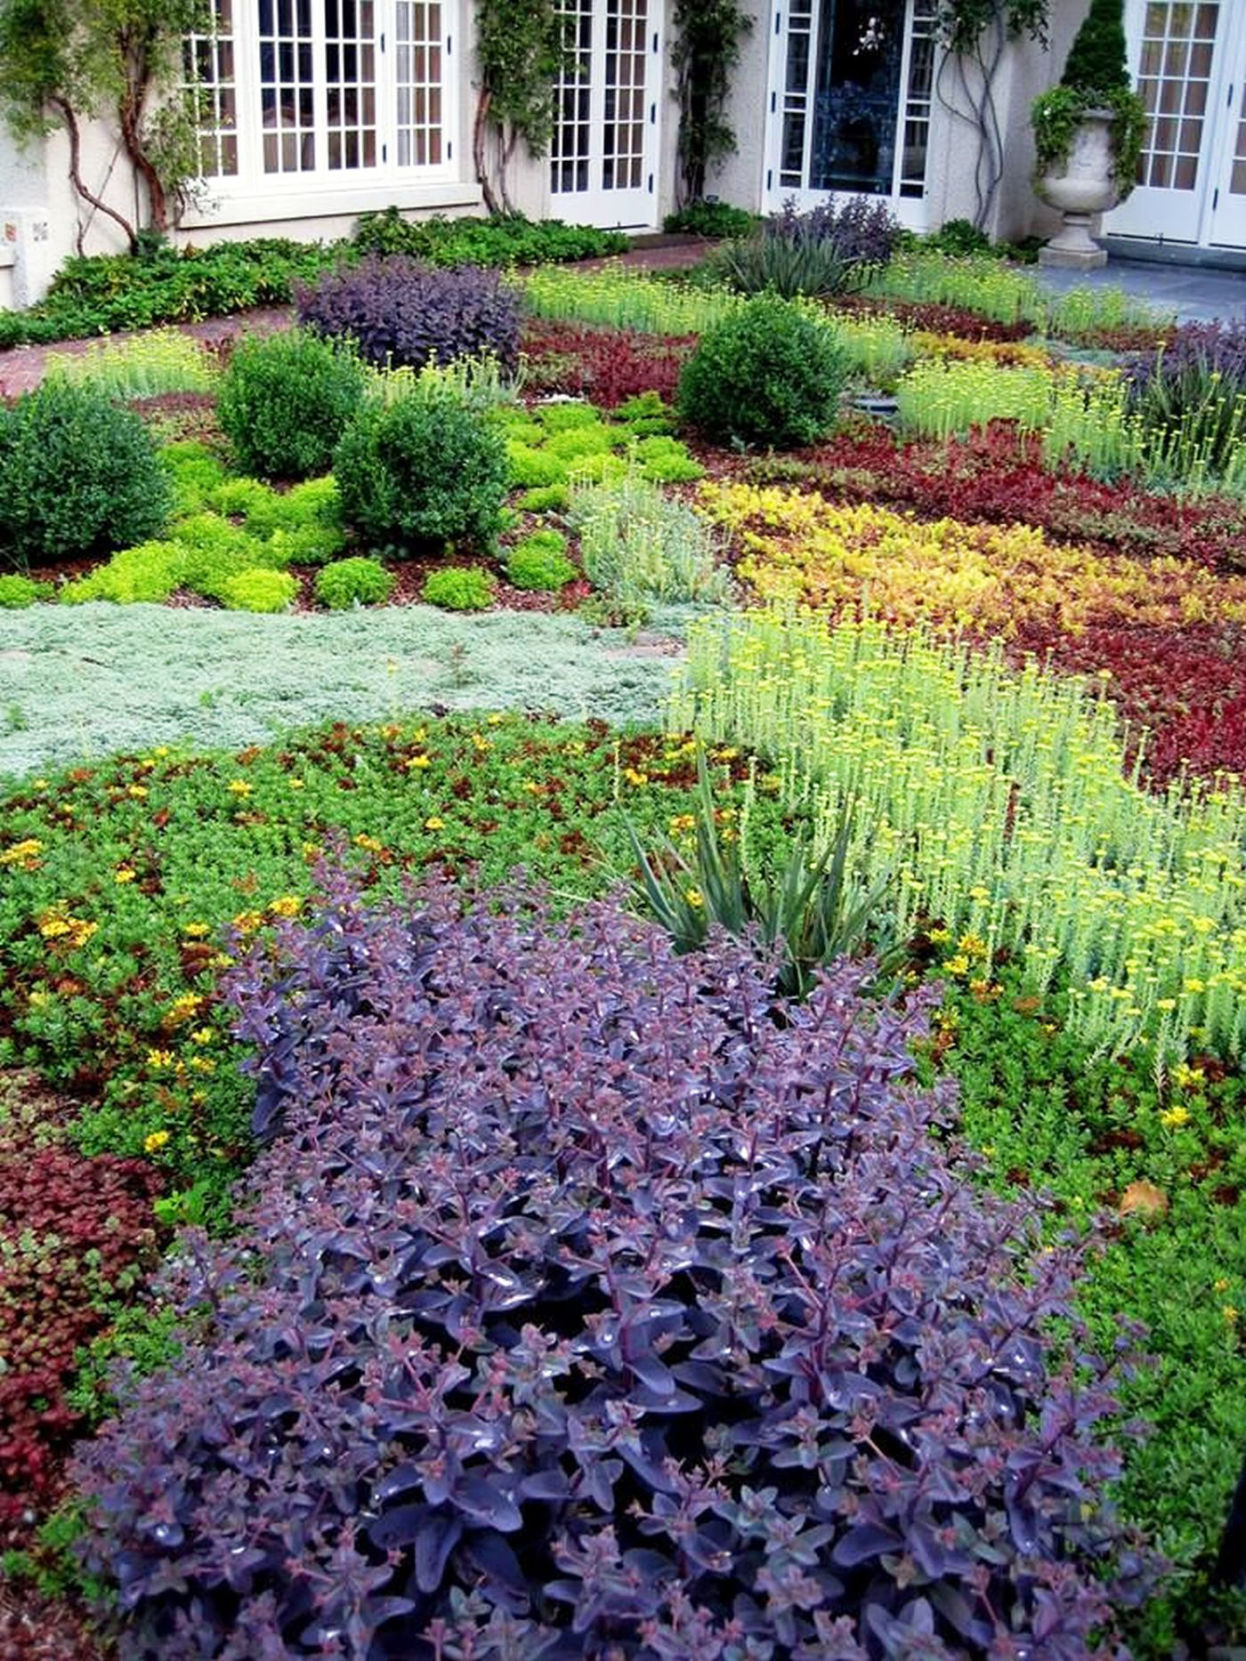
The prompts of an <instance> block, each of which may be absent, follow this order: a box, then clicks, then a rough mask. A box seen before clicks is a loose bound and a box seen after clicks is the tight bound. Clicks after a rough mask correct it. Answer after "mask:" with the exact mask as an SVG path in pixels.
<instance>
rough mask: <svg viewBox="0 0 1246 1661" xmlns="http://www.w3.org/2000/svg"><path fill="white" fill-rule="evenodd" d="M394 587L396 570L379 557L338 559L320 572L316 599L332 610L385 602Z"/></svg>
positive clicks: (343, 609)
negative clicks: (387, 566) (387, 568)
mask: <svg viewBox="0 0 1246 1661" xmlns="http://www.w3.org/2000/svg"><path fill="white" fill-rule="evenodd" d="M393 590H394V577H393V573H392V572H390V571H387V570H386V569H385V567H384V566H383V565H382V564H381V562H380V560H376V559H364V558H362V557H360V556H356V557H355V558H353V559H335V560H334V561H333V563H332V564H331V565H326V566H325V568H324V570H323V571H319V572H317V574H316V598H317V599H318V600H319V601H320V603H321V605H322V606H328V608H329V610H330V611H346V610H348V609H349V607H351V606H380V605H384V604H385V601H386V600H388V599H389V597H390V595H391V594H392V593H393Z"/></svg>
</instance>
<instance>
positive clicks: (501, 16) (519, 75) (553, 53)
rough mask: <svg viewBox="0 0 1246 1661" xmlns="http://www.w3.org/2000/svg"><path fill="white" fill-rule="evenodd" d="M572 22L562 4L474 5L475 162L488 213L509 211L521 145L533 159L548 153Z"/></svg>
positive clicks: (535, 0)
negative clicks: (511, 174)
mask: <svg viewBox="0 0 1246 1661" xmlns="http://www.w3.org/2000/svg"><path fill="white" fill-rule="evenodd" d="M568 22H569V20H568V18H567V17H566V15H565V14H564V12H563V9H562V7H561V5H560V4H559V0H476V65H477V72H478V86H479V95H478V97H477V101H476V120H475V126H474V129H473V133H472V157H473V161H474V163H475V168H476V178H477V181H478V182H479V184H480V187H481V189H482V190H483V191H484V197H485V206H486V207H487V208H488V209H489V212H490V213H503V212H510V211H511V208H512V203H511V200H510V196H509V193H508V190H507V182H506V170H507V166H508V164H509V162H510V160H511V157H512V156H513V155H514V153H515V147H516V145H517V144H518V143H519V141H520V140H521V139H522V140H523V142H524V144H525V145H526V146H527V148H528V150H529V151H530V152H531V153H532V155H534V156H543V155H544V154H545V152H546V151H547V150H548V149H549V144H550V139H551V137H552V134H553V129H554V85H555V82H556V80H557V78H558V75H559V72H560V70H561V69H562V68H563V65H564V63H565V62H566V61H567V58H568V55H569V49H570V46H571V44H572V43H571V42H570V41H569V40H568V39H567V34H566V31H567V28H568Z"/></svg>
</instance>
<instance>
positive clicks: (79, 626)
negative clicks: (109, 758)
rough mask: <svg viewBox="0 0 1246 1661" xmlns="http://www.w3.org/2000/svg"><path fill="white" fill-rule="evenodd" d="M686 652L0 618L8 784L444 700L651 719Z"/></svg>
mask: <svg viewBox="0 0 1246 1661" xmlns="http://www.w3.org/2000/svg"><path fill="white" fill-rule="evenodd" d="M678 651H679V648H678V644H677V642H676V641H674V640H673V639H671V638H669V637H667V636H665V635H661V636H659V635H656V634H655V635H651V636H642V637H641V638H640V639H638V640H637V641H635V642H629V641H628V640H627V639H626V638H625V636H624V635H623V634H621V633H619V632H617V631H602V630H595V629H592V628H590V627H589V626H588V625H587V624H585V623H582V622H581V621H580V620H579V619H578V618H575V617H570V616H543V615H540V614H536V613H531V612H491V613H488V614H486V615H483V616H480V617H463V616H456V615H451V614H448V613H446V612H441V611H435V610H433V609H431V608H430V607H427V606H404V607H389V608H385V609H378V610H374V611H353V612H341V613H336V614H328V615H317V614H314V613H309V614H306V615H296V616H277V617H268V616H254V615H250V614H247V613H242V612H213V611H207V610H203V609H192V610H185V611H179V610H176V609H170V608H168V607H164V606H152V605H134V606H109V605H104V604H93V605H85V606H74V607H69V606H65V607H61V606H35V607H32V608H30V609H29V610H26V611H16V612H3V611H0V779H3V778H5V777H6V776H7V777H10V778H17V777H20V776H21V775H23V774H26V773H29V772H30V771H32V770H34V769H38V768H42V767H50V766H57V765H72V764H74V763H76V762H82V761H89V760H92V759H98V758H100V757H101V756H104V755H107V754H110V753H113V752H116V751H126V750H136V749H145V748H148V747H150V746H152V745H155V744H170V745H173V744H177V743H180V742H183V741H184V742H186V743H188V744H191V745H193V746H195V747H198V748H213V747H226V748H229V747H241V746H243V745H246V744H252V743H258V742H264V741H267V740H269V739H271V738H272V737H274V736H275V735H276V734H277V733H279V732H282V731H289V730H290V729H291V728H294V727H299V726H304V725H308V724H311V723H314V722H317V721H325V720H343V721H356V720H359V721H366V720H385V719H387V718H390V717H396V716H398V715H401V714H411V713H415V712H417V711H420V710H428V709H432V708H434V707H437V706H444V707H446V708H449V709H489V710H494V709H497V710H501V709H515V710H532V711H542V712H549V713H557V714H560V715H565V716H569V717H579V718H584V717H588V716H597V717H600V718H601V719H602V720H607V721H610V722H612V723H613V722H622V721H653V720H656V719H658V718H659V716H660V714H661V707H662V701H663V699H664V697H665V695H666V693H667V691H668V690H669V686H670V680H671V672H672V667H673V664H674V662H675V660H676V657H677V655H678Z"/></svg>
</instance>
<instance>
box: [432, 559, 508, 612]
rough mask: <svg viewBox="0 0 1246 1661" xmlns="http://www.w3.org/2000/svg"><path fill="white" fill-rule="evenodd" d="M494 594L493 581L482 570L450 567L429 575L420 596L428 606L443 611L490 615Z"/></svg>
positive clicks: (456, 566) (469, 566) (470, 566)
mask: <svg viewBox="0 0 1246 1661" xmlns="http://www.w3.org/2000/svg"><path fill="white" fill-rule="evenodd" d="M493 592H494V589H493V578H492V577H491V576H490V575H489V573H488V572H487V571H483V570H482V569H481V568H480V566H478V565H451V566H448V567H447V568H446V569H445V570H444V571H430V572H429V574H428V576H427V577H425V579H424V587H423V589H422V590H421V596H422V598H423V600H424V602H425V604H426V605H430V606H441V607H442V609H443V610H444V611H488V609H489V607H490V606H491V605H492V604H493Z"/></svg>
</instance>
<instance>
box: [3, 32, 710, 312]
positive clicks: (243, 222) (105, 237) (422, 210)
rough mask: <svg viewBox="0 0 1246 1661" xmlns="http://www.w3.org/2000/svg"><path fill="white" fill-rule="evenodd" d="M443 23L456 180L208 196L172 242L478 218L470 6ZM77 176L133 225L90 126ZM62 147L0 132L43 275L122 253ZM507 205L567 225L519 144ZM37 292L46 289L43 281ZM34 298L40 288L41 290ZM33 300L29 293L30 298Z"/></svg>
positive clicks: (536, 162)
mask: <svg viewBox="0 0 1246 1661" xmlns="http://www.w3.org/2000/svg"><path fill="white" fill-rule="evenodd" d="M449 5H450V7H451V8H452V10H451V13H450V16H449V18H448V19H447V21H448V23H449V24H450V26H451V27H452V29H453V33H454V37H455V71H454V72H455V74H456V76H457V77H458V79H457V81H456V87H457V93H456V97H455V100H454V111H453V117H452V125H451V128H450V132H449V136H450V137H451V139H452V141H453V146H454V148H453V163H454V166H453V172H454V174H455V176H456V177H455V178H454V179H451V180H446V181H440V182H437V183H431V184H428V183H418V182H417V183H410V184H407V185H405V186H402V187H400V186H399V185H398V184H396V183H395V182H392V181H388V182H383V183H380V184H373V183H371V182H370V181H368V179H367V178H366V176H358V177H356V178H354V179H349V180H345V181H344V182H343V184H342V187H341V188H340V189H336V190H334V191H332V192H323V193H321V194H320V195H319V196H317V197H316V198H314V199H313V198H309V197H308V195H307V194H306V193H305V192H304V193H300V192H299V191H298V190H297V189H293V190H292V189H290V188H289V187H288V185H286V186H285V187H284V189H283V181H282V180H280V179H274V180H273V181H272V188H271V189H269V190H266V191H265V193H264V194H263V196H262V197H260V198H257V199H255V200H253V201H251V202H246V201H242V200H240V199H238V198H236V197H235V198H234V199H233V200H231V199H230V197H229V195H227V194H226V193H225V192H224V191H223V190H222V191H218V193H217V194H216V196H215V199H213V197H212V196H211V193H209V199H208V201H207V202H206V203H205V204H204V205H203V206H201V207H194V208H191V209H190V210H189V211H188V212H187V213H186V215H185V217H184V220H183V223H182V226H181V227H180V229H179V230H178V231H176V232H175V233H174V240H175V241H177V242H179V243H182V244H185V243H188V242H193V243H198V244H203V243H205V242H214V241H237V240H241V239H243V238H247V237H254V236H287V237H293V238H297V239H299V240H303V241H311V240H315V239H317V238H324V239H331V238H335V237H340V236H345V235H348V234H349V233H350V231H351V229H352V228H353V225H354V223H355V220H356V218H357V216H358V214H359V213H360V212H362V211H363V210H364V209H368V208H383V207H387V206H388V205H389V204H390V203H396V204H397V205H398V206H399V207H400V208H401V209H403V210H404V212H409V213H410V214H411V215H412V216H417V215H421V214H428V213H443V214H447V215H451V216H454V215H458V214H463V213H479V212H480V209H481V201H482V196H481V191H480V187H479V186H478V185H477V184H476V182H475V178H474V172H473V165H472V153H471V149H472V125H473V119H474V115H475V108H476V88H475V86H474V85H473V84H472V82H471V76H472V73H473V70H474V62H475V59H474V47H475V28H474V6H473V4H472V0H449ZM654 10H655V17H654V22H655V24H656V26H657V27H658V28H659V29H660V31H661V37H662V40H661V43H662V69H661V77H660V85H659V87H658V90H657V98H656V108H657V121H658V128H659V158H658V165H657V167H656V169H655V173H656V180H655V184H656V189H655V195H654V200H653V223H654V224H655V225H660V224H661V220H662V217H663V215H664V214H666V213H668V212H669V211H670V210H671V208H672V207H673V206H674V190H675V178H674V172H675V147H676V138H677V123H678V111H677V108H676V104H675V100H674V96H673V89H674V77H673V72H672V70H671V67H670V52H669V46H670V39H669V32H668V29H667V21H668V19H667V14H668V11H669V6H668V0H655V6H654ZM82 141H83V142H82V161H81V167H82V174H83V178H84V180H85V182H86V184H87V186H88V187H89V188H90V189H91V190H92V191H93V192H95V193H96V194H97V195H99V196H101V197H102V198H103V200H104V201H106V202H107V203H108V204H109V205H110V206H112V207H114V208H116V209H117V210H118V211H119V212H120V213H122V214H123V215H124V216H125V217H126V218H128V219H130V220H132V221H136V220H137V221H141V218H142V212H141V201H140V195H141V193H140V191H139V189H138V186H137V182H136V180H135V178H134V176H133V174H132V172H131V170H130V168H129V166H128V165H127V163H126V160H125V158H124V156H123V155H122V154H121V152H120V150H119V147H118V143H117V140H116V136H115V134H114V133H113V132H112V131H111V129H110V128H109V127H108V126H106V125H104V124H101V123H89V124H87V125H86V126H84V129H83V134H82ZM67 164H68V143H67V140H66V138H65V135H64V134H63V133H61V132H57V133H54V134H53V135H51V136H50V137H49V138H48V140H47V141H46V144H45V145H43V146H41V147H40V146H36V147H35V148H34V149H33V150H32V152H31V153H30V154H29V155H28V156H26V157H22V156H19V155H18V153H17V152H16V150H15V147H14V145H13V143H12V140H11V139H10V138H9V136H8V135H7V134H6V133H4V132H3V130H2V129H0V208H5V207H9V206H18V205H27V204H28V205H30V206H32V207H37V208H39V209H40V210H46V220H47V224H48V226H49V258H48V262H47V263H48V266H49V274H50V271H51V270H54V269H55V268H56V266H57V265H59V264H60V262H61V261H63V260H64V259H65V258H66V257H67V256H68V255H69V254H71V253H73V252H74V251H75V248H76V247H77V245H78V241H79V237H80V236H81V242H82V247H83V249H84V250H85V252H87V253H92V254H95V253H114V252H117V251H119V250H121V249H123V248H124V247H125V246H126V239H125V236H124V234H123V233H122V231H121V230H120V228H119V227H118V226H116V225H115V224H114V223H113V222H112V221H110V220H109V219H108V218H107V217H106V216H105V215H103V214H101V213H99V212H98V211H97V210H94V209H92V208H91V207H90V206H89V205H88V204H86V203H84V202H82V201H80V199H79V198H78V197H77V195H76V193H75V192H74V190H73V188H72V186H71V185H70V183H69V179H68V174H67ZM507 184H508V189H509V191H510V195H511V199H512V200H513V202H514V204H515V206H516V207H518V208H519V209H521V210H522V211H523V212H525V213H527V214H529V215H531V216H532V217H533V218H541V217H545V216H548V215H550V214H552V213H555V212H559V213H562V214H563V215H564V216H566V217H573V216H574V215H573V204H574V198H554V197H552V193H551V190H550V169H549V162H548V159H547V158H536V157H532V156H531V155H530V154H529V153H528V152H527V150H526V148H525V147H524V146H523V145H519V146H518V147H517V149H516V152H515V155H514V156H513V158H512V161H511V164H510V167H509V169H508V174H507ZM42 286H46V277H45V278H44V282H43V285H42ZM40 291H41V289H40ZM34 297H36V296H34V295H32V296H31V298H34Z"/></svg>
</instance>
